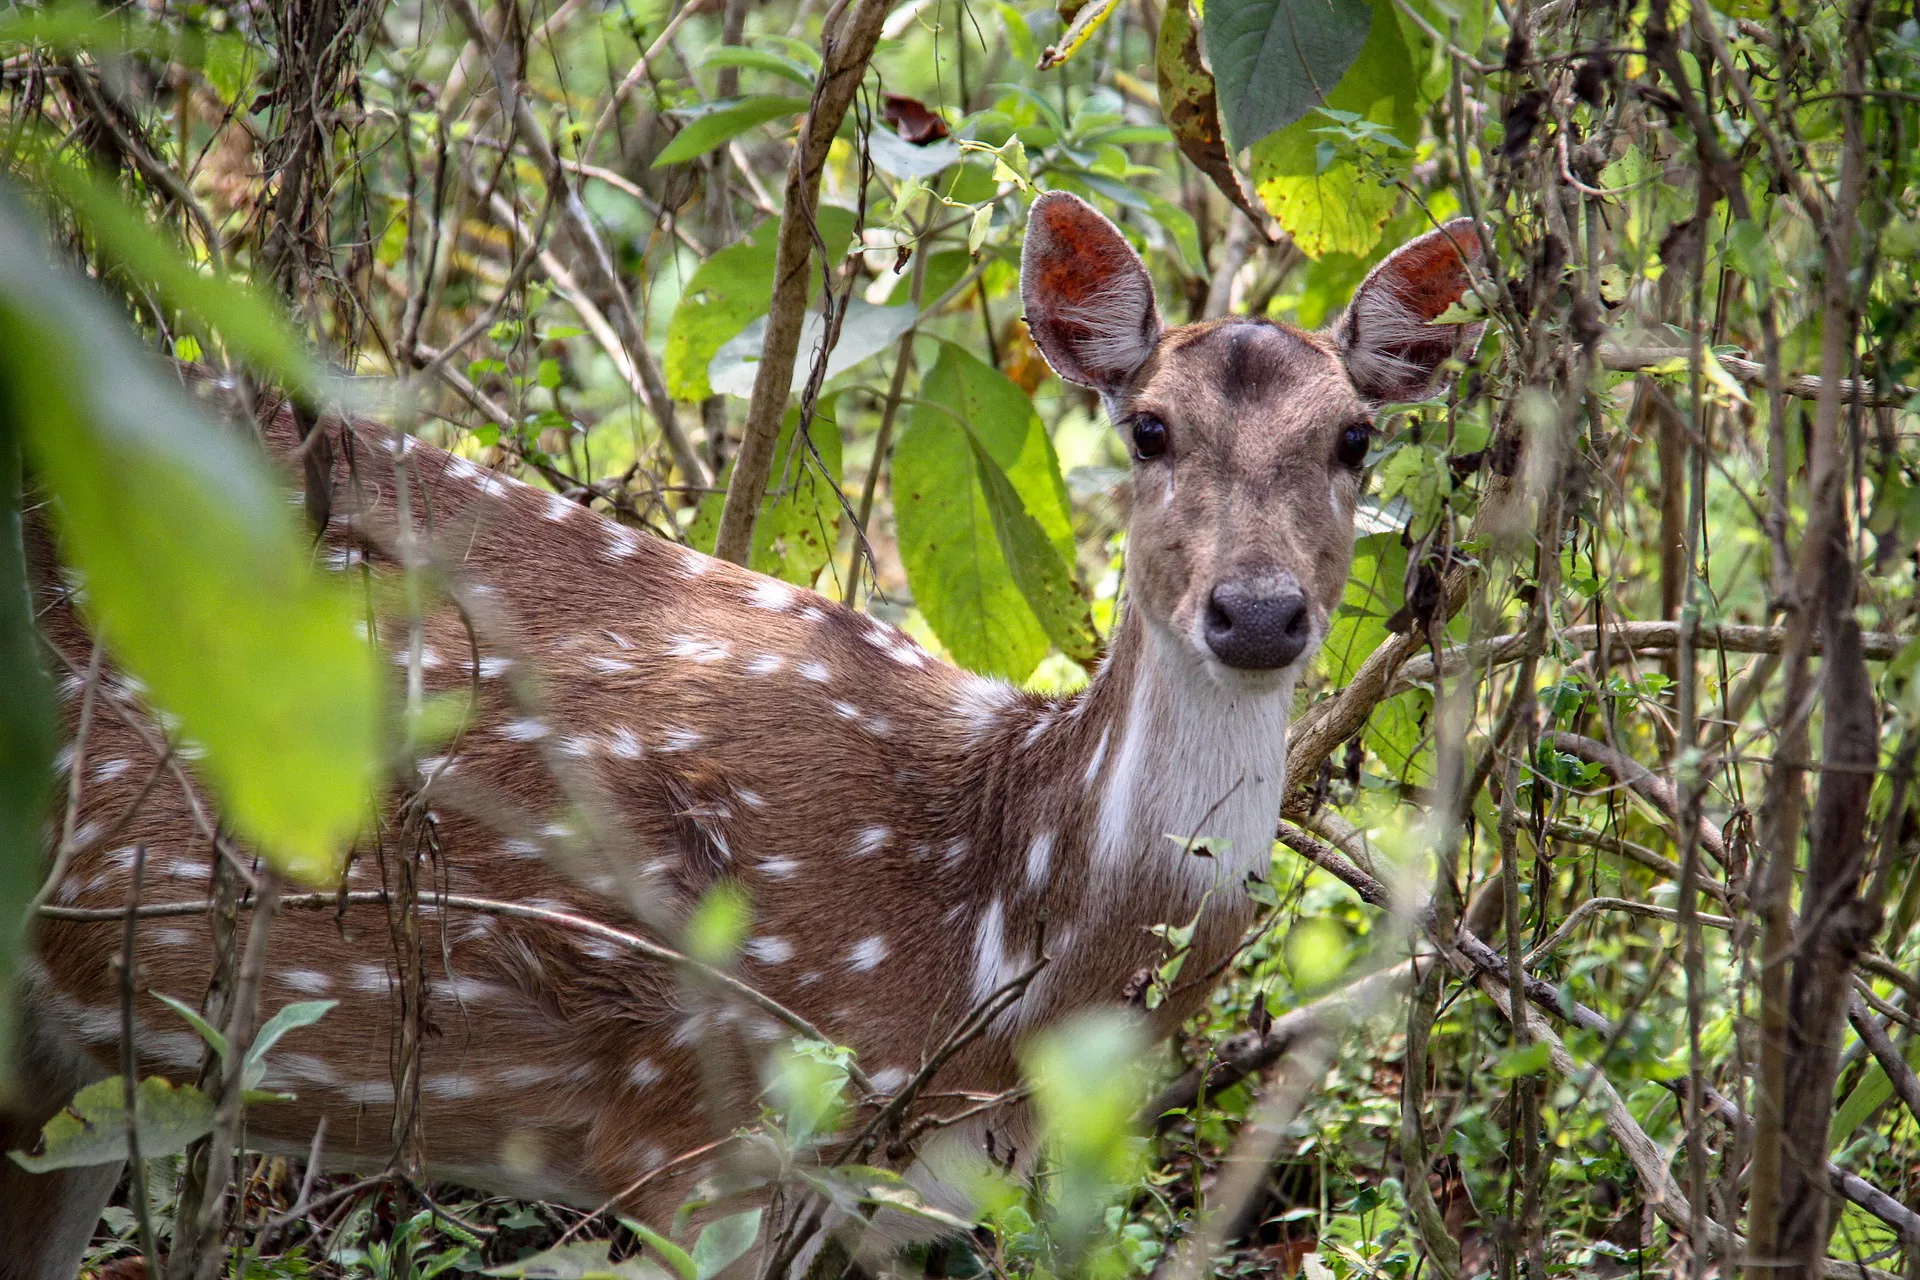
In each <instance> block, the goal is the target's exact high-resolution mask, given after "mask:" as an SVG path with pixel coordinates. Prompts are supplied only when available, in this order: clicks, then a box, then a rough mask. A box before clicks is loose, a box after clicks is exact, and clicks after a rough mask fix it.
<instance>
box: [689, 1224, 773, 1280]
mask: <svg viewBox="0 0 1920 1280" xmlns="http://www.w3.org/2000/svg"><path fill="white" fill-rule="evenodd" d="M759 1235H760V1210H758V1209H749V1210H747V1211H746V1212H745V1213H734V1214H729V1215H727V1216H726V1217H724V1218H719V1219H716V1220H715V1221H713V1222H709V1223H708V1224H707V1226H706V1229H705V1230H703V1231H702V1232H701V1233H700V1238H699V1239H698V1240H695V1241H694V1242H693V1267H694V1280H713V1278H714V1277H715V1276H717V1275H719V1274H720V1273H721V1272H722V1271H725V1270H726V1269H727V1268H728V1267H730V1266H732V1265H733V1264H734V1263H735V1262H738V1261H739V1260H740V1259H741V1258H742V1257H744V1256H745V1255H746V1252H747V1250H749V1249H751V1248H753V1242H754V1240H755V1239H756V1238H758V1236H759Z"/></svg>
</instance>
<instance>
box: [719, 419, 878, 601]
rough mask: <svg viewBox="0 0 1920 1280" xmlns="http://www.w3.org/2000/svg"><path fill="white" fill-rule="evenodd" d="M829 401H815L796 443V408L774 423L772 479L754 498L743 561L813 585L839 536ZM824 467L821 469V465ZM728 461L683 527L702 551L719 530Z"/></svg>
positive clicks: (836, 435) (834, 426) (835, 436)
mask: <svg viewBox="0 0 1920 1280" xmlns="http://www.w3.org/2000/svg"><path fill="white" fill-rule="evenodd" d="M834 407H835V406H834V401H833V400H832V399H830V398H825V397H823V398H822V400H821V402H820V403H819V404H818V405H816V406H815V411H814V415H813V421H812V422H811V423H810V424H808V427H807V439H808V440H810V441H812V443H813V448H812V449H808V448H806V447H805V443H804V442H802V444H801V447H800V448H798V449H796V448H795V447H794V446H795V433H796V432H797V430H798V428H799V426H800V410H799V408H798V407H795V408H793V409H789V410H788V411H787V416H786V417H785V418H783V419H782V420H781V423H780V439H779V441H778V442H777V443H776V444H775V445H774V448H773V479H772V481H771V483H769V484H768V485H767V496H766V497H765V498H762V499H761V500H760V515H759V516H758V518H756V519H755V520H754V522H753V556H752V558H751V559H750V560H749V561H748V565H749V566H750V567H751V568H752V569H753V570H754V571H755V572H757V573H765V574H770V575H772V576H773V577H776V578H784V579H786V580H787V581H788V582H795V583H798V584H800V585H801V586H803V587H810V586H812V585H813V581H814V579H815V578H817V577H819V576H820V570H821V569H823V568H825V567H826V564H827V560H828V559H829V558H830V557H831V556H832V555H833V548H834V544H835V542H836V541H838V539H839V537H840V514H841V507H840V496H839V494H838V493H836V492H835V489H836V487H837V486H838V485H839V483H840V474H841V473H840V426H839V424H838V422H836V421H835V417H836V415H835V412H834ZM822 467H825V472H824V474H823V473H822V470H821V468H822ZM732 475H733V464H732V463H731V462H729V463H728V464H727V468H726V470H725V471H723V472H722V473H721V475H720V485H719V490H720V491H718V492H714V493H709V494H707V495H706V496H705V497H703V498H702V499H701V500H700V509H699V511H698V512H697V513H696V514H695V516H694V520H693V524H692V525H691V526H690V527H689V528H688V529H687V539H688V541H690V542H692V543H693V545H694V546H696V547H698V548H700V549H701V550H702V551H709V552H710V551H712V550H713V544H714V540H715V538H717V537H718V536H719V532H720V508H721V506H722V504H723V503H724V501H725V499H726V493H725V489H726V485H727V481H728V480H729V479H730V478H731V477H732Z"/></svg>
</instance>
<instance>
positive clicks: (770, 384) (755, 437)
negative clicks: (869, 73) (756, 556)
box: [714, 0, 891, 564]
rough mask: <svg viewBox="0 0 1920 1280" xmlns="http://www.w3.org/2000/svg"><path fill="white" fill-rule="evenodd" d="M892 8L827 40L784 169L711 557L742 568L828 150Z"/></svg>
mask: <svg viewBox="0 0 1920 1280" xmlns="http://www.w3.org/2000/svg"><path fill="white" fill-rule="evenodd" d="M890 7H891V0H856V3H855V4H854V5H853V7H852V9H851V10H850V11H848V12H847V14H846V16H845V17H843V18H842V19H841V20H840V23H839V25H838V27H837V28H834V29H831V30H829V31H827V32H824V33H823V34H822V42H823V44H824V45H825V48H824V50H823V53H824V54H825V56H824V58H823V59H822V60H821V66H820V75H819V77H818V79H816V80H815V81H814V85H813V104H812V106H811V107H809V108H808V110H807V118H806V122H805V123H804V124H802V125H801V126H800V137H799V139H798V140H797V141H796V142H795V143H794V147H793V159H792V161H791V163H789V164H788V166H787V191H786V204H785V206H784V208H783V209H782V210H781V213H780V240H779V245H778V247H777V249H776V250H775V253H774V265H773V302H772V305H771V306H770V307H769V308H768V311H767V335H766V338H765V339H764V341H762V343H761V345H760V367H759V370H758V372H757V373H756V374H755V375H754V379H753V397H752V399H751V400H750V401H749V402H748V404H747V423H746V427H745V434H744V435H743V437H742V439H741V441H740V452H739V455H738V456H737V457H736V458H735V460H734V464H733V479H732V481H731V482H730V483H729V484H728V486H727V500H726V505H725V506H724V507H722V508H721V511H720V533H719V537H718V539H717V543H716V545H715V548H714V554H716V555H718V556H719V557H720V558H721V559H723V560H731V561H733V562H734V563H735V564H745V563H746V562H747V556H748V553H749V552H750V550H751V549H752V546H753V522H754V519H755V518H756V517H757V516H758V515H759V513H760V501H761V499H762V498H764V497H766V494H767V482H768V480H769V479H770V478H771V477H772V474H773V453H774V445H775V444H776V443H777V442H778V441H779V437H780V417H781V414H782V413H783V412H784V411H785V409H786V407H787V396H788V393H789V392H790V391H791V390H792V387H793V365H794V360H795V357H797V356H798V354H799V351H800V327H801V321H802V320H803V319H804V318H805V313H806V308H807V264H808V262H809V261H810V260H811V259H812V257H813V240H814V234H815V231H814V212H815V209H816V207H817V205H818V204H819V200H820V174H821V171H822V170H823V169H824V168H825V167H826V163H827V149H828V148H829V147H831V146H832V145H833V138H834V135H835V134H836V133H837V132H839V129H840V121H841V120H842V119H843V118H844V117H845V116H846V114H847V107H848V105H849V104H851V103H852V101H853V95H854V92H855V90H857V89H858V88H859V87H860V80H861V77H862V76H864V75H865V74H866V70H867V60H868V59H869V58H871V57H872V56H873V46H874V45H875V43H877V42H878V41H879V39H880V27H881V24H882V23H884V22H885V20H886V17H887V10H888V9H889V8H890Z"/></svg>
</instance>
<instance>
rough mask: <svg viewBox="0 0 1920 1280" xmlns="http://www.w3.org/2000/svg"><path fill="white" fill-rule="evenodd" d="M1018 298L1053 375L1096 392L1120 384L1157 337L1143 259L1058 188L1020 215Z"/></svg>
mask: <svg viewBox="0 0 1920 1280" xmlns="http://www.w3.org/2000/svg"><path fill="white" fill-rule="evenodd" d="M1020 301H1021V303H1022V305H1024V306H1025V307H1026V311H1027V328H1028V329H1029V330H1030V331H1031V332H1032V333H1033V340H1034V342H1035V343H1036V344H1037V345H1038V346H1039V348H1040V354H1041V355H1044V356H1045V357H1046V358H1047V363H1048V364H1050V365H1052V366H1053V368H1054V372H1056V373H1058V374H1059V375H1060V376H1061V377H1063V378H1065V379H1066V380H1067V381H1069V382H1077V383H1079V384H1080V385H1081V386H1083V387H1092V388H1093V389H1094V390H1096V391H1108V392H1111V391H1118V390H1119V389H1120V388H1121V387H1123V386H1125V385H1126V383H1127V381H1128V380H1129V379H1130V378H1132V377H1133V375H1134V374H1136V373H1138V372H1139V371H1140V366H1141V365H1143V364H1145V363H1146V362H1147V357H1148V356H1150V355H1152V354H1153V348H1154V345H1155V344H1156V343H1157V342H1159V341H1160V312H1159V310H1158V309H1157V308H1156V307H1155V306H1154V303H1153V280H1152V279H1151V278H1150V277H1149V276H1148V275H1147V268H1146V264H1145V263H1143V262H1141V261H1140V255H1139V254H1137V253H1135V252H1134V251H1133V246H1132V245H1130V244H1128V243H1127V241H1126V237H1124V236H1122V235H1121V234H1120V230H1119V228H1117V227H1115V226H1114V225H1113V224H1112V223H1111V222H1108V221H1107V220H1106V219H1105V218H1103V217H1101V216H1100V213H1099V211H1098V210H1096V209H1095V208H1094V207H1093V206H1092V205H1090V204H1088V203H1087V202H1086V201H1084V200H1082V199H1080V198H1079V197H1078V196H1072V195H1068V194H1067V193H1066V192H1064V191H1049V192H1047V193H1046V194H1045V195H1043V196H1041V197H1040V198H1039V199H1038V200H1035V201H1034V202H1033V208H1032V210H1031V211H1030V212H1028V214H1027V242H1026V245H1025V247H1024V248H1023V249H1021V251H1020Z"/></svg>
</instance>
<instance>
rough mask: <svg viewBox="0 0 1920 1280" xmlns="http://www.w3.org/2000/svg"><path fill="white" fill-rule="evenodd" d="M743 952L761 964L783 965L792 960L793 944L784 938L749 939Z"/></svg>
mask: <svg viewBox="0 0 1920 1280" xmlns="http://www.w3.org/2000/svg"><path fill="white" fill-rule="evenodd" d="M745 950H746V953H747V954H748V955H750V956H752V957H753V958H754V959H755V960H758V961H759V962H760V963H761V964H785V963H786V962H787V961H789V960H791V959H793V944H792V943H791V942H788V941H787V940H786V939H785V938H749V939H747V945H746V947H745Z"/></svg>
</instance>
